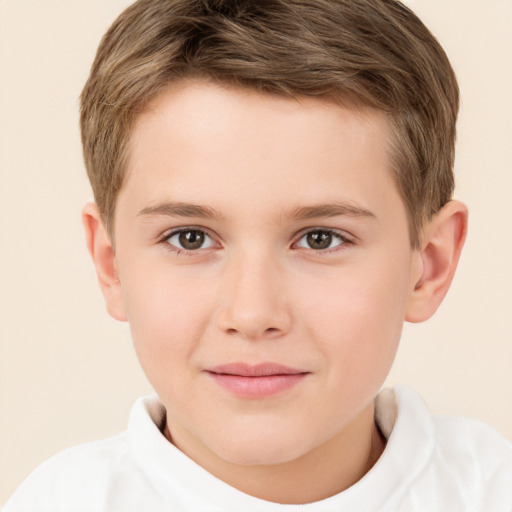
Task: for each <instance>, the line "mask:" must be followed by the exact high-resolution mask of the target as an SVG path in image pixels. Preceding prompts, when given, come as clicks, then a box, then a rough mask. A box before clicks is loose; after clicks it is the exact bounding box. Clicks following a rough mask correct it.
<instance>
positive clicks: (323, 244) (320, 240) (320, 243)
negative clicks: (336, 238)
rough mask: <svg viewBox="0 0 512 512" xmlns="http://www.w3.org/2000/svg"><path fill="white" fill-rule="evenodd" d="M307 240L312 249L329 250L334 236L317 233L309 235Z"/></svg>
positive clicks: (322, 232)
mask: <svg viewBox="0 0 512 512" xmlns="http://www.w3.org/2000/svg"><path fill="white" fill-rule="evenodd" d="M307 240H308V245H309V246H310V247H311V249H327V248H328V247H329V246H330V245H331V242H332V235H331V234H330V233H326V232H325V231H315V232H313V233H309V234H308V237H307Z"/></svg>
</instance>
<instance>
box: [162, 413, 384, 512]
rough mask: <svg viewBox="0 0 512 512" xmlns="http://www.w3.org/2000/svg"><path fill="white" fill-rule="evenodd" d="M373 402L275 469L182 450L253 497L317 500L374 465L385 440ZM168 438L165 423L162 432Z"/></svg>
mask: <svg viewBox="0 0 512 512" xmlns="http://www.w3.org/2000/svg"><path fill="white" fill-rule="evenodd" d="M373 415H374V407H373V404H371V405H370V406H368V407H367V408H366V409H365V410H364V411H363V412H362V413H361V414H360V415H359V416H358V417H357V418H356V419H355V420H354V421H353V422H352V423H351V424H350V425H349V426H348V427H347V428H345V429H344V430H343V431H342V432H340V433H339V434H337V435H336V436H334V437H333V438H331V439H329V440H328V441H326V442H325V443H323V444H322V445H320V446H318V447H316V448H315V449H313V450H312V451H310V452H308V453H307V454H304V455H303V456H301V457H299V458H298V459H295V460H292V461H289V462H285V463H281V464H275V465H269V466H264V465H257V466H241V465H237V464H232V463H230V462H229V461H226V460H223V459H219V458H218V457H217V456H215V454H213V453H211V452H210V453H209V455H208V456H207V457H205V456H204V452H203V453H202V455H201V456H200V457H194V455H195V454H194V453H189V451H187V450H183V449H182V447H181V446H178V444H177V443H176V442H175V440H174V444H175V445H177V447H178V448H180V449H182V451H183V452H185V453H186V454H187V455H188V456H189V457H190V458H192V459H193V460H195V461H196V462H197V463H198V464H200V465H201V466H202V467H203V468H205V469H206V470H207V471H208V472H210V473H211V474H213V475H214V476H216V477H217V478H219V479H220V480H223V481H224V482H226V483H227V484H229V485H231V486H232V487H234V488H236V489H238V490H240V491H242V492H244V493H246V494H249V495H251V496H255V497H257V498H260V499H263V500H267V501H271V502H275V503H283V504H302V503H311V502H314V501H319V500H322V499H325V498H328V497H330V496H333V495H335V494H338V493H340V492H342V491H344V490H345V489H347V488H349V487H350V486H352V485H353V484H355V483H356V482H357V481H359V480H360V479H361V478H362V477H363V476H364V475H365V474H366V473H367V472H368V471H369V470H370V469H371V468H372V466H373V465H374V464H375V463H376V462H377V460H378V458H379V457H380V455H381V454H382V452H383V450H384V447H385V440H384V438H383V436H382V434H381V433H380V431H379V429H378V428H377V427H376V425H375V423H374V419H373ZM164 434H165V436H166V437H167V439H169V440H171V433H170V431H169V428H168V425H167V424H166V426H165V431H164ZM171 442H173V441H171Z"/></svg>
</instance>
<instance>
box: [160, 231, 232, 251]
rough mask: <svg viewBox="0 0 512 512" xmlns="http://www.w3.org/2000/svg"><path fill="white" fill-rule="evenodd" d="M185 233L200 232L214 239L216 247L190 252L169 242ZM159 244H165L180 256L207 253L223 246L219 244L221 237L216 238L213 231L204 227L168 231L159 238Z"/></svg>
mask: <svg viewBox="0 0 512 512" xmlns="http://www.w3.org/2000/svg"><path fill="white" fill-rule="evenodd" d="M184 231H200V232H202V233H204V234H205V235H206V236H207V237H208V238H210V239H212V240H213V242H214V245H213V246H212V247H205V248H204V249H196V250H189V249H185V248H180V247H177V246H175V245H172V244H171V243H169V242H168V241H169V239H170V238H172V237H173V236H175V235H178V234H180V233H183V232H184ZM157 243H161V244H165V245H166V246H167V248H168V249H169V250H172V251H174V252H176V253H178V254H179V253H187V254H197V253H200V252H202V251H206V250H208V249H215V248H218V247H221V246H222V244H221V243H220V242H219V237H218V236H216V235H215V234H213V233H212V231H211V230H209V229H207V228H204V227H202V226H179V227H176V228H172V229H168V230H167V231H165V232H164V233H163V234H162V235H161V236H159V237H158V239H157Z"/></svg>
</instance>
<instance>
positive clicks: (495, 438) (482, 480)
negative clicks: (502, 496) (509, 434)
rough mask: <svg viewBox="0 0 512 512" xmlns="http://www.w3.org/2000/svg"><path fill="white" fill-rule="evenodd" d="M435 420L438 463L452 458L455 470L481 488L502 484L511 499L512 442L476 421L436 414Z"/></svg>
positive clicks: (490, 487) (451, 462) (495, 486)
mask: <svg viewBox="0 0 512 512" xmlns="http://www.w3.org/2000/svg"><path fill="white" fill-rule="evenodd" d="M432 422H433V425H434V440H435V445H434V446H435V452H434V455H435V456H436V458H437V459H438V461H439V463H441V461H450V464H451V466H452V468H453V469H452V471H456V472H457V473H458V474H459V475H462V476H463V477H464V478H466V479H467V480H468V483H470V484H474V485H477V486H478V487H479V488H482V489H486V488H489V489H491V490H496V488H497V487H498V486H502V487H503V488H506V489H507V492H508V494H509V495H510V496H511V499H512V443H510V442H509V441H508V440H507V439H506V438H505V437H503V436H502V435H501V434H499V433H498V432H496V431H495V430H494V429H493V428H491V427H490V426H488V425H485V424H484V423H481V422H479V421H476V420H472V419H468V418H458V417H449V416H433V418H432ZM446 466H447V467H446V468H445V471H447V470H448V468H449V465H448V464H447V465H446ZM511 506H512V502H511Z"/></svg>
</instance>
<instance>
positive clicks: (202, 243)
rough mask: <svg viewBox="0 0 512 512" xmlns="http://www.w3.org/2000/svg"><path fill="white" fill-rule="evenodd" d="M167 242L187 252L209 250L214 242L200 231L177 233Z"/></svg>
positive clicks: (191, 230)
mask: <svg viewBox="0 0 512 512" xmlns="http://www.w3.org/2000/svg"><path fill="white" fill-rule="evenodd" d="M167 242H168V243H169V244H170V245H172V246H174V247H176V248H177V249H182V250H185V251H196V250H198V249H207V248H209V247H212V246H213V240H212V239H211V238H210V237H209V236H208V235H207V234H206V233H205V232H204V231H201V230H199V229H184V230H182V231H178V232H175V233H173V234H171V236H170V237H169V238H168V239H167Z"/></svg>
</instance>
